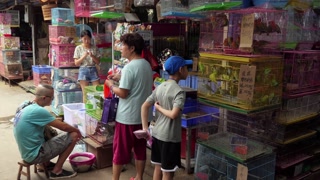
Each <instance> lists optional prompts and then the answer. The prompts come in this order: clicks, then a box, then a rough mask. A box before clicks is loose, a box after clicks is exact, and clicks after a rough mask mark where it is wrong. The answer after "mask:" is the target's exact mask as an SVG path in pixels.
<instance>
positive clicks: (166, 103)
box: [147, 81, 186, 142]
mask: <svg viewBox="0 0 320 180" xmlns="http://www.w3.org/2000/svg"><path fill="white" fill-rule="evenodd" d="M185 99H186V95H185V92H184V90H183V89H182V88H181V87H180V86H179V85H178V84H177V83H176V81H166V82H163V83H161V84H160V85H159V86H158V87H157V88H156V89H155V90H154V91H153V93H152V95H151V96H149V97H148V99H147V101H148V102H149V103H151V104H154V103H155V102H156V101H158V102H159V104H160V105H161V106H162V107H163V108H165V109H167V110H171V109H173V107H178V108H180V109H181V111H180V114H179V115H178V117H177V118H176V119H170V118H169V117H167V116H165V115H163V114H162V113H160V112H158V111H156V124H155V126H154V127H153V129H152V136H154V137H155V138H157V139H159V140H161V141H165V142H181V113H182V110H183V107H184V102H185Z"/></svg>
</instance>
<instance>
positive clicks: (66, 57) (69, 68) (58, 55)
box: [49, 8, 82, 116]
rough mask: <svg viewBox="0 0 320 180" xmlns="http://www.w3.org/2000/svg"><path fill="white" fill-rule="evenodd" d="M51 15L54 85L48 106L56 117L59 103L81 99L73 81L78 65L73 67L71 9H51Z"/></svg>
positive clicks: (73, 47) (51, 55)
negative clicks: (50, 103) (51, 99)
mask: <svg viewBox="0 0 320 180" xmlns="http://www.w3.org/2000/svg"><path fill="white" fill-rule="evenodd" d="M51 14H52V20H51V23H52V25H49V42H50V53H49V59H50V64H51V66H52V69H51V77H52V85H53V87H54V100H53V101H52V105H51V109H52V112H54V113H55V114H56V115H57V116H62V115H63V108H62V104H69V103H80V102H82V91H81V88H80V86H79V84H78V82H77V79H78V72H79V68H78V67H76V66H75V63H74V59H73V54H74V50H75V47H76V46H75V42H76V39H77V37H76V27H75V26H74V12H73V10H72V9H67V8H52V9H51Z"/></svg>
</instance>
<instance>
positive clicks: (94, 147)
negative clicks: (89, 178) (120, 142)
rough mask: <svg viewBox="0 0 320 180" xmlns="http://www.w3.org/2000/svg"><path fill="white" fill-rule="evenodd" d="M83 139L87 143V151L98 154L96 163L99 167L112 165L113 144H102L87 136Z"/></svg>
mask: <svg viewBox="0 0 320 180" xmlns="http://www.w3.org/2000/svg"><path fill="white" fill-rule="evenodd" d="M83 141H84V142H85V143H86V147H87V152H91V153H93V154H94V155H95V156H96V162H95V163H94V165H95V167H96V168H97V169H101V168H106V167H110V166H112V158H113V148H112V147H113V144H108V145H101V144H98V143H96V142H94V141H93V140H92V139H90V138H85V139H84V140H83Z"/></svg>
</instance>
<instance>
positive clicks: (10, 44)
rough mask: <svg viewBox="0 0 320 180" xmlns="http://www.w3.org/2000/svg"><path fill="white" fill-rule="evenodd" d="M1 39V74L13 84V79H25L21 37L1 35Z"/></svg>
mask: <svg viewBox="0 0 320 180" xmlns="http://www.w3.org/2000/svg"><path fill="white" fill-rule="evenodd" d="M0 39H1V42H0V51H1V52H0V75H1V76H2V77H4V78H5V79H7V80H8V81H9V84H10V85H11V80H17V79H18V80H22V79H23V74H22V63H21V55H20V49H19V48H20V38H19V37H12V36H1V37H0Z"/></svg>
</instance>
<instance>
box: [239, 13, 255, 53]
mask: <svg viewBox="0 0 320 180" xmlns="http://www.w3.org/2000/svg"><path fill="white" fill-rule="evenodd" d="M253 30H254V14H248V15H244V16H243V17H242V20H241V32H240V48H251V47H252V42H253Z"/></svg>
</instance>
